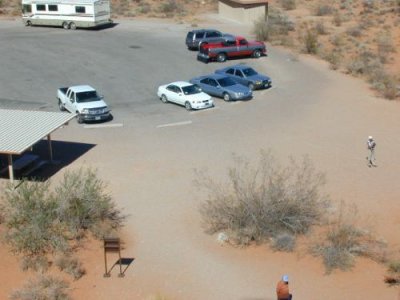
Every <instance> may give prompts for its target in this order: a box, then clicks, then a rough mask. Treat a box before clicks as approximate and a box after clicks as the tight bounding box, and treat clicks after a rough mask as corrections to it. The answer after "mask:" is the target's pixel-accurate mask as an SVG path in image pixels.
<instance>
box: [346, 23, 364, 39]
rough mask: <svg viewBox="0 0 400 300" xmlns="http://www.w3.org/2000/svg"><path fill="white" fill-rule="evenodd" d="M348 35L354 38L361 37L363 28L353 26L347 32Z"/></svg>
mask: <svg viewBox="0 0 400 300" xmlns="http://www.w3.org/2000/svg"><path fill="white" fill-rule="evenodd" d="M346 33H347V34H348V35H350V36H352V37H360V36H361V35H362V28H361V26H353V27H350V28H348V29H347V30H346Z"/></svg>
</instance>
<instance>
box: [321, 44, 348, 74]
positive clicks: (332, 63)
mask: <svg viewBox="0 0 400 300" xmlns="http://www.w3.org/2000/svg"><path fill="white" fill-rule="evenodd" d="M323 59H325V60H326V61H327V62H329V67H330V68H331V69H332V70H338V69H339V68H340V66H341V63H342V59H343V55H342V53H341V51H340V49H338V48H337V49H333V50H331V51H330V52H329V53H327V54H325V55H324V56H323Z"/></svg>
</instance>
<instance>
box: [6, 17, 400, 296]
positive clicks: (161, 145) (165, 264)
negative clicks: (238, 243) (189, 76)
mask: <svg viewBox="0 0 400 300" xmlns="http://www.w3.org/2000/svg"><path fill="white" fill-rule="evenodd" d="M219 25H220V26H223V25H222V24H219ZM226 26H231V25H226ZM274 51H276V53H277V54H281V55H283V56H284V53H285V52H284V50H282V49H275V50H274ZM282 53H283V54H282ZM286 57H290V55H286ZM278 63H280V64H282V67H281V68H280V67H279V66H278V65H272V64H269V62H268V59H267V60H262V61H260V63H259V69H260V70H263V69H264V70H267V69H268V68H270V69H271V70H274V75H275V77H274V78H276V81H279V82H280V86H277V87H276V89H274V90H272V91H271V93H274V95H275V98H274V99H279V95H282V96H286V97H294V98H299V99H302V100H303V99H305V100H304V105H303V106H299V107H296V109H295V110H293V108H292V107H290V106H287V105H286V104H285V103H280V102H279V101H276V100H272V101H270V102H269V100H268V94H267V93H265V99H263V97H261V99H260V101H258V102H257V104H256V105H254V106H250V105H245V104H244V103H238V104H237V105H236V104H234V106H231V107H229V108H227V109H228V111H229V112H230V115H229V116H230V117H229V118H228V117H226V115H225V116H223V115H222V114H221V118H224V117H225V118H226V119H224V120H223V121H224V122H223V124H222V125H221V120H219V122H220V123H219V124H220V125H219V126H221V127H222V128H219V130H218V131H217V130H216V131H215V132H214V131H213V130H212V128H213V127H212V126H215V125H216V124H217V123H216V120H215V119H213V118H212V116H211V114H210V112H207V111H206V112H202V113H198V114H195V115H193V117H194V118H195V119H194V120H195V121H194V122H193V124H192V125H191V130H192V136H191V137H188V138H187V139H186V140H182V139H180V136H181V134H182V132H183V131H184V130H185V127H184V126H180V127H179V126H178V127H173V128H172V129H166V130H154V127H152V128H150V127H149V128H144V129H143V131H142V132H138V131H135V129H134V128H130V127H129V126H124V128H122V129H118V130H119V131H118V134H116V132H117V131H115V130H116V129H111V128H110V129H108V130H105V131H104V133H103V134H98V135H97V136H96V138H92V142H94V143H97V145H98V146H97V147H95V148H94V149H93V150H92V151H89V152H88V153H87V154H86V155H84V156H83V157H81V158H80V159H78V160H77V161H76V162H75V163H74V164H73V166H70V168H77V167H79V166H82V165H84V166H87V165H90V166H94V167H97V168H98V170H99V175H100V177H101V178H103V179H104V180H106V181H108V182H109V183H110V184H109V186H110V190H111V191H112V194H113V197H114V199H116V201H117V203H118V204H119V205H121V206H122V207H124V211H126V212H128V213H129V215H130V217H129V219H128V222H127V225H126V226H125V228H124V229H123V231H122V233H121V238H122V239H123V241H124V243H125V244H124V246H125V247H124V249H123V252H122V254H123V257H124V258H134V261H133V263H132V264H131V265H130V266H129V267H128V268H127V270H126V272H125V277H124V278H118V276H117V274H118V271H117V269H114V270H113V271H112V276H111V278H108V279H105V278H103V273H104V265H103V252H102V249H101V244H100V243H90V244H88V245H87V246H86V247H85V249H83V251H82V254H81V257H82V261H83V263H84V265H85V267H86V269H87V275H86V276H84V277H83V278H82V279H80V280H79V281H76V282H73V283H72V285H71V286H72V290H71V294H72V296H73V298H74V299H87V300H91V299H113V298H114V299H148V297H149V296H151V295H155V294H157V293H160V294H161V295H165V296H166V297H167V298H168V299H176V300H178V299H193V300H198V299H209V300H214V299H215V300H217V299H241V300H261V299H264V300H272V299H275V291H274V290H275V284H276V282H277V280H278V279H279V278H280V276H281V275H282V274H283V273H287V274H289V276H290V278H291V290H292V292H293V294H294V299H307V300H314V299H315V300H317V299H325V300H338V299H360V300H361V299H362V300H365V299H385V300H386V299H388V300H389V299H400V298H397V297H398V289H397V288H389V287H387V286H386V285H385V284H384V283H383V276H384V274H385V271H386V270H385V267H384V266H382V265H379V264H377V263H375V262H372V261H370V260H366V259H358V260H357V264H356V267H355V268H354V269H353V270H352V271H349V272H341V271H335V272H333V273H332V274H330V275H326V274H325V272H324V269H323V266H322V262H321V260H319V259H316V258H312V257H310V255H308V254H306V253H305V249H298V250H297V251H296V253H295V254H285V253H273V252H271V251H270V250H268V248H267V247H266V246H259V247H250V248H246V249H237V248H232V247H229V246H220V245H218V243H216V241H215V236H209V235H206V234H204V233H203V232H202V230H201V224H200V218H199V215H198V212H197V205H198V203H199V201H200V200H201V199H202V197H204V194H202V192H199V191H197V189H196V188H195V187H194V186H193V182H192V180H193V168H201V167H205V166H206V167H208V168H209V170H210V172H211V174H213V175H215V176H216V177H223V174H224V172H225V170H226V166H227V165H229V163H230V157H229V154H230V153H231V152H237V153H240V154H243V155H246V156H248V157H252V156H254V155H256V154H257V152H258V151H259V149H261V148H265V149H266V148H271V149H272V150H273V151H274V153H275V154H276V156H277V157H278V158H280V159H282V160H284V159H285V158H286V157H287V156H289V155H294V156H295V157H299V156H302V155H303V154H308V155H309V156H310V157H311V158H312V160H313V161H314V162H315V164H316V166H317V167H318V168H319V169H321V170H322V171H324V172H326V174H327V181H328V184H327V187H326V188H327V191H328V192H329V193H330V195H331V196H332V198H333V199H334V201H336V202H339V201H340V200H344V201H345V202H347V203H355V204H356V205H357V206H358V209H359V216H357V217H358V218H359V219H360V221H361V222H362V221H363V220H365V219H367V220H369V223H371V225H372V226H373V228H374V230H375V231H376V232H377V234H378V235H379V236H380V237H382V238H384V239H385V240H387V241H388V244H389V245H390V249H392V250H393V253H398V249H399V242H400V239H399V237H398V232H399V230H400V218H399V212H398V209H397V208H398V203H397V201H398V199H399V196H400V186H399V184H398V166H399V165H400V158H399V156H398V155H397V153H399V151H400V137H399V135H398V128H399V127H400V119H399V118H398V116H399V113H400V106H399V104H398V103H396V102H388V101H385V100H382V99H379V98H376V97H375V96H374V95H373V93H372V92H371V91H370V90H369V88H368V87H367V85H366V84H365V83H363V82H361V81H360V80H357V79H354V78H351V77H349V76H346V75H343V74H340V73H336V72H333V71H331V70H329V68H328V67H327V66H326V65H325V64H324V63H321V62H319V61H317V60H315V59H313V58H309V57H300V58H299V61H297V62H296V61H290V62H289V61H287V63H288V65H283V64H284V63H285V62H284V61H282V60H280V61H277V62H276V64H278ZM289 63H290V65H289ZM268 64H269V65H268ZM291 69H292V71H293V72H292V73H290V72H289V73H288V72H287V71H290V70H291ZM303 70H308V71H307V73H306V74H304V73H303V74H304V75H305V77H309V83H310V85H311V86H312V87H313V89H312V91H313V96H312V97H311V96H310V99H318V101H313V100H309V101H308V100H307V94H305V92H304V91H306V90H307V89H305V90H304V91H302V90H299V92H298V93H297V94H293V95H285V88H284V87H285V83H290V82H291V81H292V80H296V76H301V72H303ZM266 72H267V73H268V71H266ZM315 78H319V80H318V86H314V85H313V79H315ZM308 92H309V91H308ZM262 95H264V94H262ZM261 100H264V102H263V101H261ZM271 109H273V110H274V112H273V114H274V115H271V114H272V113H271ZM241 114H246V115H251V117H247V118H245V117H244V118H243V120H242V122H241V123H240V124H238V123H237V120H238V119H240V116H241ZM196 121H197V122H196ZM200 121H202V122H200ZM233 129H234V130H233ZM205 131H207V132H208V134H207V135H204V134H202V133H204V132H205ZM221 132H224V133H225V135H223V136H221V135H220V133H221ZM86 134H87V135H89V133H86ZM57 135H59V136H60V137H61V136H62V137H63V138H65V137H67V138H72V137H73V136H74V131H73V128H68V127H67V128H65V129H63V132H62V133H61V132H57V133H56V137H55V138H57ZM368 135H373V136H374V137H375V138H376V141H377V144H378V147H377V162H378V167H377V168H368V167H367V166H366V163H365V156H366V149H365V142H366V138H367V136H368ZM127 136H130V137H132V136H133V137H134V139H135V141H134V142H129V143H127V142H124V141H126V140H128V139H125V138H126V137H127ZM205 136H207V137H208V139H207V142H205V143H200V142H199V139H201V138H204V137H205ZM80 138H82V139H83V140H84V139H85V138H86V137H85V136H82V137H80ZM130 140H132V139H130ZM165 146H168V147H165ZM110 153H113V159H112V160H110V159H107V158H109V154H110ZM59 176H61V174H57V175H56V178H54V179H53V180H55V181H56V180H57V178H59ZM0 256H1V257H2V272H1V273H0V282H1V284H0V299H6V298H7V295H9V293H10V291H11V290H12V289H13V288H15V287H17V286H20V285H21V284H22V281H23V279H24V278H27V277H29V275H30V274H27V273H22V272H20V271H18V269H17V268H16V264H17V263H18V257H12V256H10V255H9V253H8V252H7V251H6V249H5V248H1V249H0ZM110 257H111V260H112V257H114V259H116V257H115V255H114V256H110ZM5 258H7V259H5Z"/></svg>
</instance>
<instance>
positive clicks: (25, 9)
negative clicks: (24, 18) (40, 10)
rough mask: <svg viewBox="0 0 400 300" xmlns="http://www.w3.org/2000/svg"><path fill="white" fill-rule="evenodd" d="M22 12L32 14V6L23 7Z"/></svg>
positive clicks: (25, 5)
mask: <svg viewBox="0 0 400 300" xmlns="http://www.w3.org/2000/svg"><path fill="white" fill-rule="evenodd" d="M22 11H23V13H24V14H26V13H31V12H32V5H30V4H24V5H22Z"/></svg>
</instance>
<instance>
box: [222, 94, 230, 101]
mask: <svg viewBox="0 0 400 300" xmlns="http://www.w3.org/2000/svg"><path fill="white" fill-rule="evenodd" d="M223 97H224V101H231V96H230V95H229V94H228V93H224V94H223Z"/></svg>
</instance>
